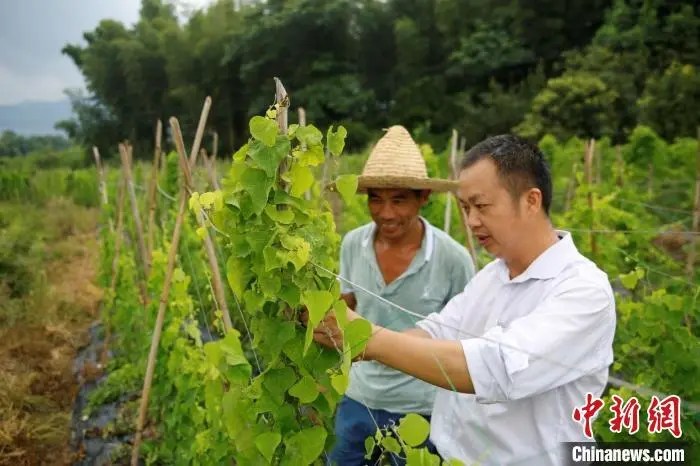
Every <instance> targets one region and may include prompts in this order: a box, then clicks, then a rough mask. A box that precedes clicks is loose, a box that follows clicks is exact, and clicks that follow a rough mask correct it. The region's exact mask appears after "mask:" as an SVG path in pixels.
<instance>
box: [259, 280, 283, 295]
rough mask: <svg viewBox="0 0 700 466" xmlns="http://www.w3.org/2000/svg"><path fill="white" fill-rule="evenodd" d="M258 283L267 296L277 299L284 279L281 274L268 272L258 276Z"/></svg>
mask: <svg viewBox="0 0 700 466" xmlns="http://www.w3.org/2000/svg"><path fill="white" fill-rule="evenodd" d="M258 284H260V290H262V292H263V293H264V294H265V296H266V297H268V298H272V299H275V298H277V294H278V293H279V291H280V289H281V288H282V279H280V277H279V275H272V274H266V275H262V276H258Z"/></svg>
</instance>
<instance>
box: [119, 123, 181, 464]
mask: <svg viewBox="0 0 700 466" xmlns="http://www.w3.org/2000/svg"><path fill="white" fill-rule="evenodd" d="M171 124H172V123H171ZM183 161H184V163H187V161H186V159H185V160H181V163H182V162H183ZM187 198H188V196H187V192H186V191H185V189H184V187H181V188H180V208H179V210H178V212H177V218H176V219H175V231H173V239H172V242H171V243H170V250H169V251H168V265H167V269H166V272H165V282H164V284H163V291H162V293H161V295H160V303H159V305H158V315H157V317H156V326H155V329H154V331H153V337H152V338H151V350H150V352H149V354H148V363H147V365H146V376H145V378H144V382H143V391H142V393H141V405H140V408H139V418H138V421H137V422H138V423H137V425H136V435H135V436H134V447H133V449H132V451H131V466H137V465H138V460H139V447H140V446H141V439H142V438H143V426H144V423H145V421H146V412H147V410H148V398H149V396H150V394H151V386H152V384H153V372H154V371H155V362H156V355H157V353H158V345H159V344H160V335H161V332H162V331H163V321H164V320H165V308H166V307H167V305H168V295H169V294H170V281H171V280H172V276H173V269H174V268H175V258H176V256H177V249H178V246H179V244H180V230H181V229H182V219H183V218H184V216H185V211H186V209H187Z"/></svg>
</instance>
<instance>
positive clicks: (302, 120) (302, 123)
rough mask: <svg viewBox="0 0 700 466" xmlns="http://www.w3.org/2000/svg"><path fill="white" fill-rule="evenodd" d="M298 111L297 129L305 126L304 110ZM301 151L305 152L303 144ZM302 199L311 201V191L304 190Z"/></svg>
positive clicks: (302, 144)
mask: <svg viewBox="0 0 700 466" xmlns="http://www.w3.org/2000/svg"><path fill="white" fill-rule="evenodd" d="M298 111H299V127H300V128H303V127H304V126H306V110H304V109H303V108H302V107H299V110H298ZM301 150H302V151H305V150H306V144H304V143H303V142H302V143H301ZM324 186H325V185H324ZM304 198H305V199H306V200H307V201H309V200H311V191H310V190H308V189H307V190H306V192H305V193H304Z"/></svg>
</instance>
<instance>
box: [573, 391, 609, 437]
mask: <svg viewBox="0 0 700 466" xmlns="http://www.w3.org/2000/svg"><path fill="white" fill-rule="evenodd" d="M604 405H605V403H604V402H603V400H602V399H600V398H595V397H594V396H593V394H592V393H586V404H585V405H583V406H582V407H580V408H578V407H577V408H575V409H574V412H573V414H572V417H573V419H574V421H576V422H581V421H582V420H583V433H584V434H585V435H586V437H588V438H590V439H592V438H593V432H592V431H591V419H592V418H593V417H595V415H596V414H597V413H598V411H600V410H601V408H602V407H603V406H604Z"/></svg>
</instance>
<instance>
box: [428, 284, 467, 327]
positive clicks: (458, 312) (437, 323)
mask: <svg viewBox="0 0 700 466" xmlns="http://www.w3.org/2000/svg"><path fill="white" fill-rule="evenodd" d="M467 288H468V286H467ZM468 306H469V302H468V300H467V294H466V293H465V292H462V293H460V294H458V295H455V296H454V297H453V298H452V299H450V300H449V301H448V302H447V304H446V305H445V307H443V308H442V311H440V312H433V313H431V314H428V315H427V316H426V317H425V318H424V319H423V320H420V321H418V322H417V323H416V327H418V328H420V329H423V330H425V331H426V332H428V333H429V334H430V336H431V337H432V338H433V339H436V340H459V339H460V337H459V335H460V326H461V323H462V318H463V317H464V315H465V314H466V313H468V312H469V310H468Z"/></svg>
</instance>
